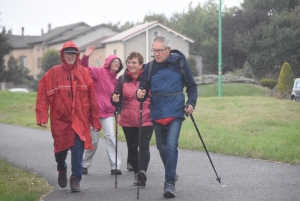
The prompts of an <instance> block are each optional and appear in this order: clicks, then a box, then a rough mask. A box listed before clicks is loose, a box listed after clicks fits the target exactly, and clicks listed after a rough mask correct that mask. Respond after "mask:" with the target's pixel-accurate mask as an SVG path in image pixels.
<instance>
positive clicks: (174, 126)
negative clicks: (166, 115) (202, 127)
mask: <svg viewBox="0 0 300 201" xmlns="http://www.w3.org/2000/svg"><path fill="white" fill-rule="evenodd" d="M182 121H183V119H182V118H175V119H174V120H173V121H172V122H171V123H169V124H168V125H165V126H164V125H161V124H159V123H156V122H153V126H154V131H155V137H156V146H157V149H158V150H159V153H160V157H161V160H162V162H163V163H164V166H165V182H166V183H172V184H174V185H175V177H176V167H177V160H178V149H177V148H178V139H179V134H180V129H181V125H182Z"/></svg>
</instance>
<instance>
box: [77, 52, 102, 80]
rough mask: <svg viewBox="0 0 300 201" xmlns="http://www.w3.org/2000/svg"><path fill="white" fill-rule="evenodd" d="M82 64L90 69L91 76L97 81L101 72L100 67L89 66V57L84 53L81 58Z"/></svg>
mask: <svg viewBox="0 0 300 201" xmlns="http://www.w3.org/2000/svg"><path fill="white" fill-rule="evenodd" d="M81 65H82V66H84V67H85V68H86V69H88V70H89V71H90V74H91V78H92V79H93V80H94V81H95V80H98V78H99V72H98V71H100V68H97V67H93V66H89V57H87V56H85V55H83V57H82V59H81Z"/></svg>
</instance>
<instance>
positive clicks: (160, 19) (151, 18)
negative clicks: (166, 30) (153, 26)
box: [144, 13, 169, 24]
mask: <svg viewBox="0 0 300 201" xmlns="http://www.w3.org/2000/svg"><path fill="white" fill-rule="evenodd" d="M152 21H158V22H160V23H161V24H168V21H169V20H168V18H167V17H166V15H165V14H155V13H153V14H151V13H149V15H146V16H145V17H144V22H152Z"/></svg>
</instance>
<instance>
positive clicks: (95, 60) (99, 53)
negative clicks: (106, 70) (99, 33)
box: [80, 48, 106, 67]
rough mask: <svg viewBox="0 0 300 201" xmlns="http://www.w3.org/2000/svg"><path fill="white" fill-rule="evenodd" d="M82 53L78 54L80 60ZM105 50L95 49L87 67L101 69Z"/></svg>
mask: <svg viewBox="0 0 300 201" xmlns="http://www.w3.org/2000/svg"><path fill="white" fill-rule="evenodd" d="M83 55H84V52H80V58H82V57H83ZM105 58H106V57H105V49H104V48H99V49H95V50H94V52H93V54H92V55H91V56H90V57H89V66H96V67H100V66H101V67H102V66H103V65H104V62H105Z"/></svg>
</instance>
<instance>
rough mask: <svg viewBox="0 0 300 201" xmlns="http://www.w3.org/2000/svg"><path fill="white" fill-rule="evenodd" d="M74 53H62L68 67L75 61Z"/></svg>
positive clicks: (75, 55)
mask: <svg viewBox="0 0 300 201" xmlns="http://www.w3.org/2000/svg"><path fill="white" fill-rule="evenodd" d="M76 57H77V54H76V53H64V59H65V61H66V62H67V64H69V65H73V64H74V63H75V61H76Z"/></svg>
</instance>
